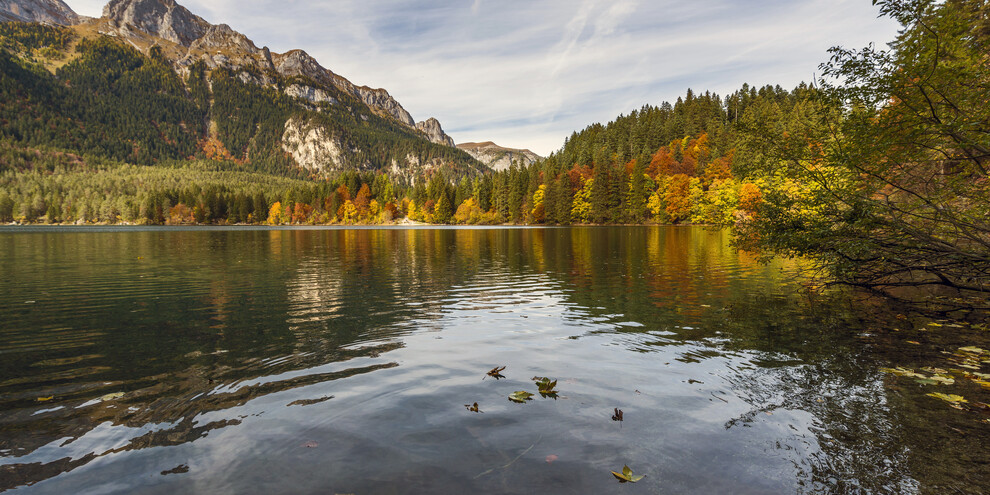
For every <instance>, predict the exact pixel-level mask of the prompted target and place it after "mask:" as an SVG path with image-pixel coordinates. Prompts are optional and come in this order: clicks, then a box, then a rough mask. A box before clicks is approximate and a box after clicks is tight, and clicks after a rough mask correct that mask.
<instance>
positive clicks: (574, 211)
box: [571, 179, 595, 223]
mask: <svg viewBox="0 0 990 495" xmlns="http://www.w3.org/2000/svg"><path fill="white" fill-rule="evenodd" d="M594 183H595V179H588V180H586V181H584V185H583V186H582V187H581V189H580V190H579V191H578V192H577V193H575V194H574V202H573V203H571V221H572V222H574V223H588V218H589V216H590V215H591V188H592V187H593V186H594Z"/></svg>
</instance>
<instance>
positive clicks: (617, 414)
mask: <svg viewBox="0 0 990 495" xmlns="http://www.w3.org/2000/svg"><path fill="white" fill-rule="evenodd" d="M612 421H622V409H619V408H618V407H616V408H615V413H614V414H612Z"/></svg>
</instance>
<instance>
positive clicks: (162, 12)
mask: <svg viewBox="0 0 990 495" xmlns="http://www.w3.org/2000/svg"><path fill="white" fill-rule="evenodd" d="M103 17H105V18H108V19H109V20H110V21H111V22H112V23H114V25H115V26H116V27H118V28H124V29H126V28H130V27H133V28H136V29H138V30H139V31H142V32H145V33H148V34H150V35H153V36H157V37H159V38H162V39H165V40H168V41H171V42H173V43H178V44H180V45H182V46H186V47H188V46H190V45H191V44H192V42H193V41H196V40H198V39H200V38H202V37H203V36H204V35H205V34H206V33H207V31H208V30H209V28H210V23H208V22H206V21H205V20H203V18H202V17H199V16H197V15H195V14H193V13H192V12H189V10H188V9H186V8H185V7H183V6H181V5H179V4H177V3H175V0H111V1H110V3H108V4H107V6H106V7H104V8H103Z"/></svg>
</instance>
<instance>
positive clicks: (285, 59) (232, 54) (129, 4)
mask: <svg viewBox="0 0 990 495" xmlns="http://www.w3.org/2000/svg"><path fill="white" fill-rule="evenodd" d="M103 18H104V20H106V21H107V23H108V24H109V27H110V28H111V29H110V31H112V32H115V33H117V34H119V35H121V36H123V37H125V38H130V37H133V36H134V35H135V34H136V33H135V31H137V32H140V33H145V34H149V35H151V36H154V37H157V38H161V39H165V40H168V41H170V42H172V43H175V44H176V45H179V46H181V47H184V48H186V49H187V51H186V53H185V54H184V56H183V57H181V64H184V65H189V64H191V63H193V62H194V61H195V60H203V61H204V62H206V63H207V65H208V66H209V67H210V68H214V67H226V68H234V69H236V68H240V67H241V66H244V65H255V66H256V67H258V68H259V69H261V70H262V71H263V72H265V71H275V72H277V73H279V74H281V75H282V76H285V77H294V76H300V77H305V78H308V79H312V80H313V81H315V82H316V83H318V84H322V85H332V86H334V87H336V88H337V89H339V90H341V91H344V92H347V93H350V94H351V95H353V96H355V97H356V98H358V99H360V100H361V101H362V102H364V104H366V105H368V106H369V107H371V108H372V109H374V110H376V111H378V112H379V113H381V114H382V115H385V116H389V117H391V118H394V119H395V120H396V121H398V122H399V123H401V124H403V125H405V126H407V127H409V128H410V129H417V125H416V123H415V121H414V120H413V118H412V116H411V115H410V114H409V112H408V111H406V109H405V108H403V107H402V105H401V104H400V103H399V102H398V101H396V100H395V98H393V97H392V96H391V95H390V94H389V93H388V91H386V90H384V89H381V88H378V89H373V88H369V87H367V86H358V85H356V84H354V83H352V82H351V81H349V80H348V79H346V78H344V77H342V76H340V75H337V74H335V73H333V72H332V71H330V70H328V69H326V68H324V67H323V66H321V65H320V64H319V62H317V61H316V59H314V58H313V57H311V56H310V55H309V54H308V53H306V52H305V51H303V50H291V51H289V52H286V53H284V54H272V53H270V52H269V51H268V49H267V48H264V49H258V48H257V47H256V46H255V45H254V43H253V42H252V41H251V40H249V39H248V38H247V37H245V36H244V35H242V34H240V33H238V32H236V31H234V30H233V29H231V28H230V26H227V25H226V24H220V25H216V26H214V25H211V24H210V23H209V22H207V21H205V20H204V19H203V18H201V17H199V16H196V15H194V14H193V13H192V12H190V11H189V10H188V9H186V8H185V7H183V6H181V5H179V4H177V3H176V2H175V1H174V0H112V1H111V2H110V3H109V4H107V6H106V7H105V8H104V10H103ZM180 51H181V50H180ZM301 89H302V94H303V95H310V94H312V93H313V89H315V88H301ZM296 92H297V93H299V90H296ZM440 134H441V136H439V137H435V136H433V137H431V134H430V133H429V132H426V131H424V135H425V136H426V137H427V138H428V139H430V140H431V141H432V142H435V143H437V144H448V143H447V141H448V139H445V138H447V136H446V134H443V133H442V131H441V132H440ZM449 145H450V146H453V141H452V140H450V143H449Z"/></svg>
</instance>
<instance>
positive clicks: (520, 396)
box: [509, 390, 533, 404]
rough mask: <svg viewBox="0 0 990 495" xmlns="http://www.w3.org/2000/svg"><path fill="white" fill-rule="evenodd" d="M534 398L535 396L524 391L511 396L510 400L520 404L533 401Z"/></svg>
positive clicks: (518, 391)
mask: <svg viewBox="0 0 990 495" xmlns="http://www.w3.org/2000/svg"><path fill="white" fill-rule="evenodd" d="M532 397H533V394H531V393H529V392H526V391H523V390H517V391H515V392H512V393H511V394H509V400H511V401H512V402H518V403H520V404H522V403H523V402H526V401H528V400H533V399H532Z"/></svg>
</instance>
